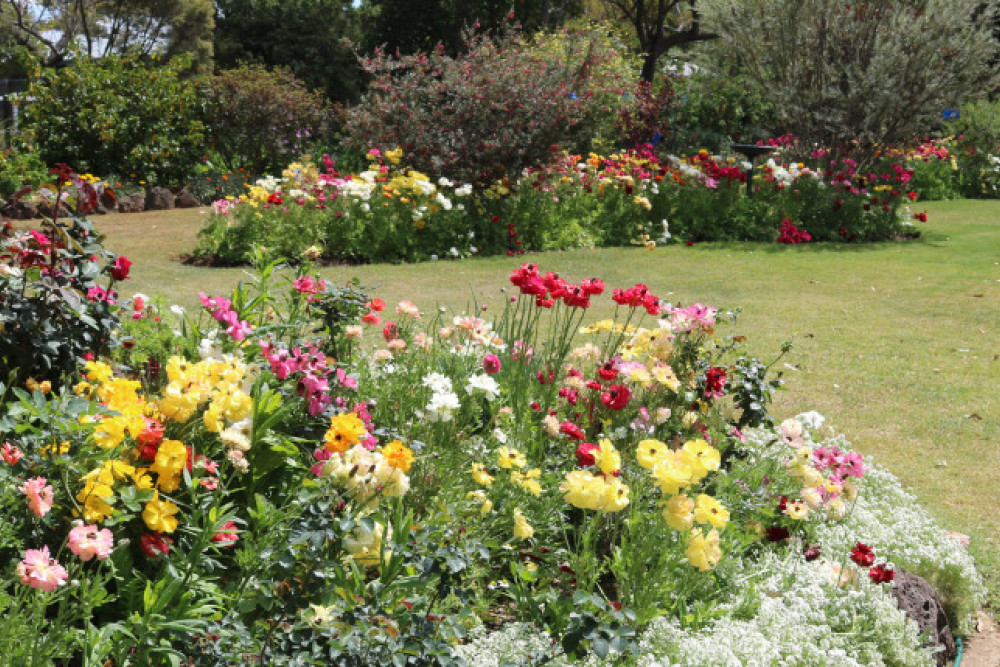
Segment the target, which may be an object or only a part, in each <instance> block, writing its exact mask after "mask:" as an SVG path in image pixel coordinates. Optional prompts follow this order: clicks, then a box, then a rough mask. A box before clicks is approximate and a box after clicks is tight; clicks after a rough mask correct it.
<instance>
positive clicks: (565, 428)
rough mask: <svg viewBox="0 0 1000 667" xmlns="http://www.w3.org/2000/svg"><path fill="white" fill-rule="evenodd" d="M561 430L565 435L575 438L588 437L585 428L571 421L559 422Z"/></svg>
mask: <svg viewBox="0 0 1000 667" xmlns="http://www.w3.org/2000/svg"><path fill="white" fill-rule="evenodd" d="M539 407H541V406H539ZM559 432H560V433H562V434H564V435H568V436H569V437H571V438H573V439H574V440H583V439H584V438H586V437H587V436H586V435H584V433H583V429H581V428H580V427H579V426H577V425H576V424H574V423H573V422H571V421H564V422H562V423H561V424H559Z"/></svg>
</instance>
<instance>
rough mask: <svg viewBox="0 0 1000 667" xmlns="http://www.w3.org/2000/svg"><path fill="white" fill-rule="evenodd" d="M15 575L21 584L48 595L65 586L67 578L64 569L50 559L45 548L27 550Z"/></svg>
mask: <svg viewBox="0 0 1000 667" xmlns="http://www.w3.org/2000/svg"><path fill="white" fill-rule="evenodd" d="M17 574H18V576H19V577H21V583H24V584H28V585H29V586H31V587H32V588H41V589H42V590H43V591H47V592H50V593H51V592H52V591H54V590H55V589H57V588H59V587H60V586H62V585H63V584H65V583H66V579H67V578H69V575H68V574H67V573H66V568H64V567H63V566H62V565H60V564H59V562H58V561H56V559H55V558H52V556H51V554H49V548H48V547H47V546H45V547H42V548H41V549H28V550H27V552H25V554H24V560H22V561H21V562H20V563H18V564H17Z"/></svg>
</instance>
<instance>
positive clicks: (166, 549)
mask: <svg viewBox="0 0 1000 667" xmlns="http://www.w3.org/2000/svg"><path fill="white" fill-rule="evenodd" d="M173 543H174V541H173V540H172V539H170V538H169V537H167V536H166V535H163V534H162V533H146V534H144V535H143V536H142V537H140V538H139V547H140V548H141V549H142V553H144V554H146V555H147V556H148V557H150V558H159V557H160V556H166V555H167V554H168V553H170V548H171V546H173Z"/></svg>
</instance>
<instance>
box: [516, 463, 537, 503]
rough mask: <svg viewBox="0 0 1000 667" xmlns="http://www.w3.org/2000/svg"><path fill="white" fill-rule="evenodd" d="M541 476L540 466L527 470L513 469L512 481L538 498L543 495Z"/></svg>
mask: <svg viewBox="0 0 1000 667" xmlns="http://www.w3.org/2000/svg"><path fill="white" fill-rule="evenodd" d="M541 476H542V471H541V470H540V469H538V468H532V469H531V470H528V471H527V472H520V471H518V470H512V471H511V473H510V481H512V482H513V483H514V484H517V485H518V486H519V487H521V488H522V489H524V490H525V491H527V492H528V493H530V494H531V495H533V496H535V497H536V498H537V497H539V496H540V495H542V485H541V483H540V482H539V481H538V478H539V477H541Z"/></svg>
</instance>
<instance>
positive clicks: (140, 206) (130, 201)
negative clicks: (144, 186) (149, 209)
mask: <svg viewBox="0 0 1000 667" xmlns="http://www.w3.org/2000/svg"><path fill="white" fill-rule="evenodd" d="M144 210H146V195H144V194H143V193H141V192H133V193H132V194H130V195H125V196H124V197H119V198H118V212H119V213H142V212H143V211H144Z"/></svg>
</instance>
